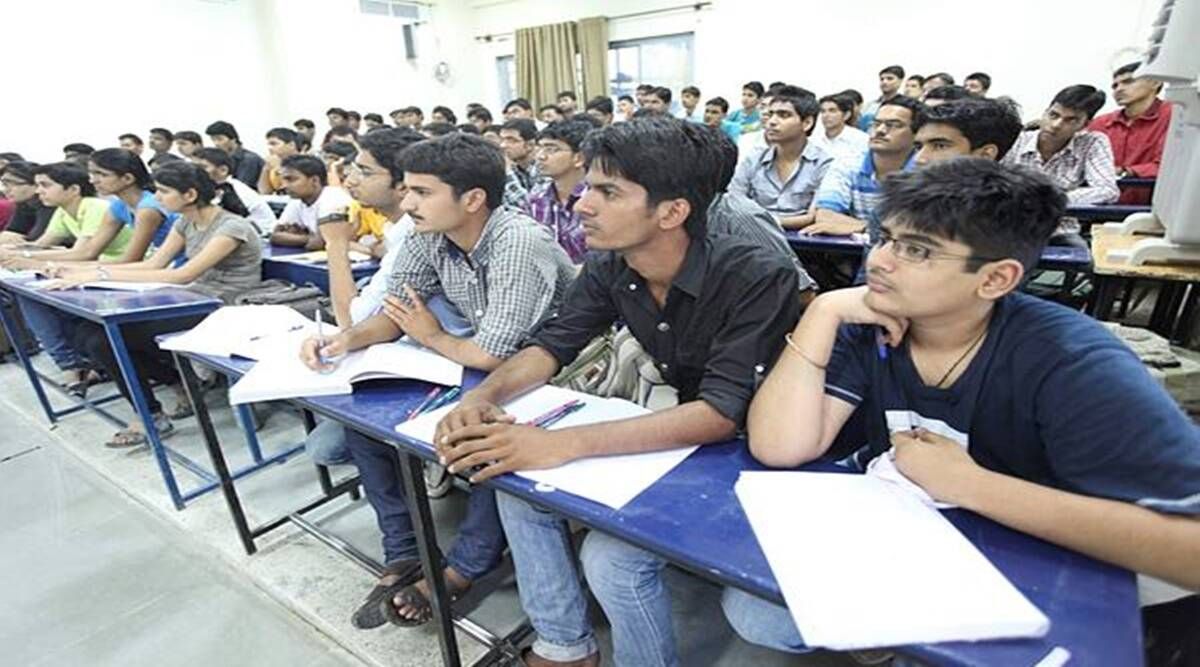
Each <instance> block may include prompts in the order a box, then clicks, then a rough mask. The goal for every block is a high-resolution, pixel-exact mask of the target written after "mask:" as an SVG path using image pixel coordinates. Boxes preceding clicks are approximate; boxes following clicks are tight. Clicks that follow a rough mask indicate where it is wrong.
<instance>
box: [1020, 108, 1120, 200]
mask: <svg viewBox="0 0 1200 667" xmlns="http://www.w3.org/2000/svg"><path fill="white" fill-rule="evenodd" d="M1103 106H1104V91H1102V90H1097V89H1096V88H1093V87H1092V86H1087V85H1076V86H1067V87H1066V88H1063V89H1062V90H1060V91H1059V92H1058V94H1057V95H1055V96H1054V100H1053V101H1052V102H1051V103H1050V106H1049V107H1047V108H1046V111H1045V113H1043V114H1042V120H1041V123H1040V126H1039V127H1038V128H1037V129H1033V130H1025V131H1024V132H1022V133H1021V136H1020V137H1019V138H1018V139H1017V143H1016V145H1015V146H1013V148H1012V150H1011V151H1009V152H1008V155H1006V156H1004V162H1005V164H1014V165H1020V166H1023V167H1028V168H1030V169H1035V170H1037V171H1041V172H1042V173H1044V174H1046V175H1047V176H1049V177H1050V180H1052V181H1054V183H1055V184H1056V185H1058V187H1060V188H1062V189H1063V190H1064V191H1066V193H1067V201H1068V202H1069V203H1070V204H1071V205H1072V206H1081V205H1084V204H1111V203H1113V202H1115V201H1117V198H1118V197H1119V196H1120V194H1121V193H1120V190H1118V189H1117V173H1116V168H1115V166H1114V165H1113V151H1112V145H1111V144H1110V143H1109V141H1108V137H1107V136H1106V135H1105V134H1104V133H1102V132H1096V131H1093V130H1088V129H1086V128H1087V124H1088V123H1089V122H1090V121H1091V120H1092V117H1093V116H1095V115H1096V112H1097V111H1099V110H1100V108H1101V107H1103Z"/></svg>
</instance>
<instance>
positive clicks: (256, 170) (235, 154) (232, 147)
mask: <svg viewBox="0 0 1200 667" xmlns="http://www.w3.org/2000/svg"><path fill="white" fill-rule="evenodd" d="M204 133H205V134H207V135H208V140H209V141H211V142H212V144H213V145H214V146H216V147H217V148H220V149H221V150H223V151H225V152H226V153H229V157H231V158H233V177H234V178H236V179H238V180H239V181H241V182H243V183H245V184H246V185H257V184H258V177H259V175H260V174H261V173H262V170H263V159H262V158H261V157H259V155H258V154H257V153H255V152H253V151H249V150H246V149H245V148H242V140H241V138H240V137H238V133H237V129H235V128H234V127H233V124H232V123H227V122H225V121H223V120H219V121H217V122H215V123H213V124H211V125H209V126H208V127H207V128H205V130H204Z"/></svg>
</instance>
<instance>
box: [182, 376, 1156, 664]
mask: <svg viewBox="0 0 1200 667" xmlns="http://www.w3.org/2000/svg"><path fill="white" fill-rule="evenodd" d="M187 356H189V357H192V358H196V359H199V360H200V361H202V362H203V363H205V364H207V365H210V366H213V367H216V368H218V369H220V370H222V371H223V372H226V373H232V374H234V375H237V374H240V373H242V372H245V371H246V370H247V369H248V368H249V367H250V365H251V364H250V362H245V361H241V360H231V359H228V358H222V357H208V356H204V355H191V354H189V355H187ZM480 379H481V374H479V373H477V372H473V371H468V373H467V376H466V382H465V384H466V385H467V386H468V387H469V386H471V385H473V384H476V383H478V382H479V381H480ZM429 386H430V385H426V384H424V383H421V382H413V381H385V382H373V383H364V384H360V385H357V386H356V388H355V391H354V393H353V394H350V395H347V396H330V397H321V398H312V399H298V400H297V402H298V403H300V404H302V405H304V406H306V407H309V408H311V409H313V410H315V411H317V412H319V413H322V414H325V415H326V416H330V417H332V418H334V419H337V420H339V421H342V422H343V423H346V424H347V425H349V426H351V427H353V428H355V429H357V430H360V431H362V432H364V433H367V434H368V435H371V436H373V437H376V438H378V439H381V440H386V441H389V442H392V443H394V444H398V445H400V446H403V447H404V448H406V449H408V450H410V451H412V452H413V453H415V454H417V455H419V456H422V457H425V458H427V459H430V458H432V451H431V449H430V448H429V447H428V446H427V445H422V444H420V443H416V442H411V441H409V442H405V441H403V440H402V439H401V438H400V437H399V436H398V435H397V434H396V433H395V431H394V426H395V424H396V423H397V422H398V421H400V420H401V419H402V418H403V415H404V414H406V413H407V411H408V410H409V409H411V408H413V407H415V406H416V405H417V404H418V403H419V402H420V401H421V400H422V399H423V398H424V396H425V393H426V391H427V390H428V388H429ZM762 469H764V468H763V466H761V465H760V464H758V463H757V462H756V461H754V460H753V459H752V458H751V457H750V455H749V453H748V451H747V449H746V446H745V444H744V443H743V442H741V441H731V442H728V443H724V444H719V445H708V446H705V447H701V448H700V449H699V450H697V452H696V453H694V454H692V455H691V456H690V457H688V458H687V459H686V460H685V461H684V462H683V463H682V464H680V465H679V466H678V467H676V468H675V469H674V470H672V471H671V472H670V473H669V474H667V475H666V476H665V477H664V478H662V479H661V480H659V482H658V483H656V484H655V485H654V486H652V487H651V488H649V489H648V490H646V491H645V492H644V493H642V494H641V495H640V496H638V497H637V498H635V499H634V500H633V501H632V502H631V503H629V504H628V505H626V506H625V507H624V508H622V509H621V510H619V511H617V510H613V509H611V508H609V507H606V506H603V505H600V504H599V503H595V502H592V501H590V500H586V499H583V498H579V497H577V496H573V495H570V494H567V493H563V492H558V491H552V492H549V493H546V492H541V491H538V490H537V489H536V487H535V484H534V483H533V482H531V481H529V480H526V479H524V478H521V477H517V476H515V475H505V476H502V477H500V478H498V479H496V480H494V482H493V484H494V485H495V487H496V488H498V489H501V490H503V491H506V492H508V493H512V494H514V495H517V496H520V497H523V498H526V499H528V500H532V501H535V502H538V503H540V504H542V505H546V506H548V507H550V508H552V509H554V510H556V511H558V512H561V513H562V514H564V515H566V516H569V517H571V518H573V519H576V520H578V521H580V522H582V523H585V524H587V525H590V526H593V527H595V528H598V529H601V530H604V531H605V532H608V533H611V534H613V535H616V536H618V537H621V538H622V539H626V540H628V541H630V542H631V543H634V544H636V545H638V546H641V547H643V548H646V549H649V550H651V551H654V552H657V553H660V554H662V555H664V556H666V557H668V558H669V559H670V560H672V561H674V562H678V563H680V564H682V565H684V566H686V567H688V568H689V569H691V570H692V571H694V572H696V573H699V574H701V575H702V576H705V577H707V578H709V579H715V580H717V581H719V582H721V583H723V584H726V585H732V586H737V587H738V588H742V589H745V590H748V591H750V592H751V593H754V594H756V595H759V596H762V597H765V598H768V599H774V600H780V599H781V596H780V592H779V587H778V584H777V583H776V582H775V579H774V577H773V576H772V574H771V570H770V567H769V566H768V565H767V562H766V558H765V556H764V555H763V553H762V551H761V549H760V548H759V546H758V541H757V540H756V539H755V537H754V533H753V530H752V529H751V528H750V525H749V523H748V522H747V520H746V517H745V515H744V514H743V513H742V509H741V505H740V504H739V503H738V501H737V498H736V496H735V495H734V491H733V484H734V482H735V481H736V480H737V477H738V474H739V473H740V472H741V471H742V470H762ZM806 469H811V470H827V471H835V470H838V469H837V468H836V467H834V466H832V464H828V463H817V464H813V465H811V466H806ZM946 516H947V518H948V519H949V520H950V521H951V522H952V523H953V524H954V525H955V526H956V527H957V528H958V529H959V530H960V531H962V532H963V534H964V535H966V536H967V538H968V539H970V540H971V542H972V543H973V544H975V545H976V546H977V547H978V548H979V549H980V551H981V552H983V553H984V554H985V555H986V556H987V557H988V559H989V560H991V561H992V563H993V564H995V565H996V567H997V568H998V569H999V570H1000V571H1001V572H1003V573H1004V574H1005V576H1007V577H1008V578H1009V580H1010V581H1012V582H1013V583H1014V584H1015V585H1016V586H1017V588H1019V589H1020V590H1021V591H1022V592H1023V593H1024V594H1025V595H1027V596H1028V597H1029V599H1030V600H1031V601H1032V602H1033V603H1034V604H1035V605H1037V607H1038V608H1039V609H1041V610H1042V611H1043V612H1044V613H1045V614H1046V615H1047V616H1048V617H1050V619H1051V629H1050V633H1049V634H1048V635H1047V636H1046V637H1043V638H1041V639H1027V640H1009V641H994V642H984V643H967V642H956V643H945V644H936V645H922V646H915V647H910V648H909V649H907V651H908V652H910V653H912V654H914V655H917V656H919V657H923V658H926V659H930V660H933V661H936V662H939V663H942V662H949V663H952V664H959V665H981V664H988V665H1015V664H1026V665H1032V664H1034V663H1036V662H1037V661H1039V660H1041V659H1042V658H1043V657H1045V655H1046V654H1047V653H1049V652H1050V651H1051V650H1052V649H1053V648H1054V647H1056V646H1062V647H1065V648H1066V649H1068V650H1069V651H1070V652H1071V654H1072V658H1073V662H1075V663H1076V664H1121V665H1137V664H1140V662H1141V654H1142V653H1141V651H1142V649H1141V623H1140V616H1139V612H1138V606H1137V592H1136V587H1135V583H1134V577H1133V576H1132V575H1131V574H1130V573H1129V572H1127V571H1125V570H1121V569H1119V568H1116V567H1112V566H1109V565H1105V564H1103V563H1100V562H1098V561H1095V560H1093V559H1091V558H1088V557H1086V556H1083V555H1080V554H1077V553H1075V552H1073V551H1069V550H1066V549H1062V548H1060V547H1056V546H1054V545H1051V544H1048V543H1046V542H1043V541H1041V540H1038V539H1036V538H1033V537H1030V536H1028V535H1024V534H1022V533H1018V532H1015V531H1012V530H1010V529H1008V528H1005V527H1003V526H1001V525H999V524H996V523H994V522H992V521H989V520H987V519H984V518H982V517H980V516H978V515H975V514H972V513H969V512H966V511H962V510H953V511H949V512H946ZM880 546H881V557H880V558H881V566H885V565H886V563H885V562H884V561H885V559H886V551H887V549H889V548H903V547H904V546H905V545H880ZM843 575H844V576H853V573H842V574H841V575H837V576H843Z"/></svg>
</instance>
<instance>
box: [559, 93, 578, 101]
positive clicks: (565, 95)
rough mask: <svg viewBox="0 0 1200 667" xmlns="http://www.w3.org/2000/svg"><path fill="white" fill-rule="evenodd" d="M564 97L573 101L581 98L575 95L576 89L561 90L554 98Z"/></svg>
mask: <svg viewBox="0 0 1200 667" xmlns="http://www.w3.org/2000/svg"><path fill="white" fill-rule="evenodd" d="M564 97H566V98H568V99H570V100H571V101H573V102H578V101H579V98H578V97H576V96H575V91H573V90H564V91H562V92H560V93H559V94H558V95H557V96H556V97H555V98H554V99H557V100H561V99H562V98H564Z"/></svg>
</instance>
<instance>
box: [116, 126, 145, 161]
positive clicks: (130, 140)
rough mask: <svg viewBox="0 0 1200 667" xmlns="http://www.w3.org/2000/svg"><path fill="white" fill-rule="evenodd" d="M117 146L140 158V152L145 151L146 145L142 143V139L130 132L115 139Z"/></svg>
mask: <svg viewBox="0 0 1200 667" xmlns="http://www.w3.org/2000/svg"><path fill="white" fill-rule="evenodd" d="M117 145H118V146H120V147H121V148H124V149H125V150H127V151H129V152H130V153H133V154H134V155H136V156H138V157H141V156H142V151H144V150H146V145H145V143H144V142H143V141H142V138H141V137H139V136H138V135H136V134H133V133H132V132H126V133H125V134H122V135H121V136H119V137H117Z"/></svg>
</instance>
